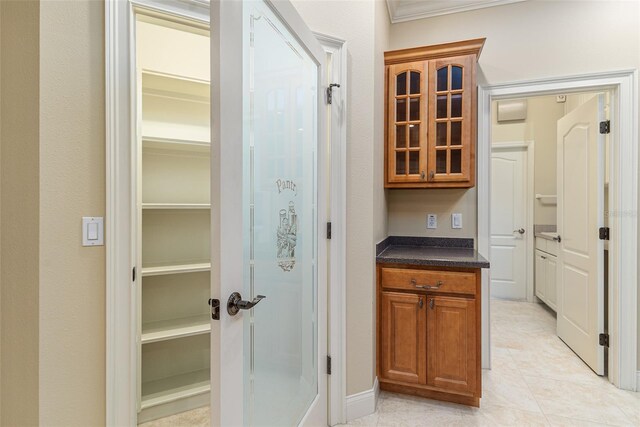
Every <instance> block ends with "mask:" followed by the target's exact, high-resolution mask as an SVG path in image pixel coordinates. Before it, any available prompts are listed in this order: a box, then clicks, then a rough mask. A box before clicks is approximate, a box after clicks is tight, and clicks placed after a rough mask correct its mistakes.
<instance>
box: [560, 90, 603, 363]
mask: <svg viewBox="0 0 640 427" xmlns="http://www.w3.org/2000/svg"><path fill="white" fill-rule="evenodd" d="M601 120H604V96H603V95H598V96H596V97H594V98H592V99H591V100H589V101H587V102H586V103H585V104H583V105H581V106H580V107H578V108H576V109H575V110H573V111H572V112H570V113H569V114H567V115H566V116H564V117H563V118H561V119H560V120H558V235H559V236H560V238H561V241H560V244H559V248H558V249H559V252H558V265H557V273H556V274H557V279H558V280H557V286H558V336H559V337H560V338H561V339H562V340H563V341H564V342H565V343H567V345H568V346H569V347H571V349H572V350H573V351H575V352H576V354H578V356H580V357H581V358H582V360H584V361H585V362H586V363H587V364H588V365H589V366H590V367H591V369H593V370H594V371H595V372H596V373H597V374H598V375H603V374H604V347H602V346H600V345H599V344H598V335H599V334H600V333H602V332H604V243H603V241H602V240H600V239H599V237H598V228H599V227H603V226H604V148H605V141H604V140H605V138H604V135H601V134H600V133H599V123H600V121H601Z"/></svg>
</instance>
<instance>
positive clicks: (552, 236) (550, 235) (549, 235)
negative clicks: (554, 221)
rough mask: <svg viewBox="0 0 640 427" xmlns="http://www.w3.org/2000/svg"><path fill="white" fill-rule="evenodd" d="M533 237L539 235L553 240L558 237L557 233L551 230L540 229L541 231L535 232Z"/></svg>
mask: <svg viewBox="0 0 640 427" xmlns="http://www.w3.org/2000/svg"><path fill="white" fill-rule="evenodd" d="M535 237H539V238H541V239H546V240H555V239H557V238H558V233H555V232H553V231H541V232H538V233H535Z"/></svg>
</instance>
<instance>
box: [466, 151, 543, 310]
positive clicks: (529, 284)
mask: <svg viewBox="0 0 640 427" xmlns="http://www.w3.org/2000/svg"><path fill="white" fill-rule="evenodd" d="M515 148H522V149H523V150H524V152H525V153H526V154H527V174H526V177H525V179H526V180H527V192H526V195H525V197H526V200H527V203H526V207H525V214H526V217H527V218H526V227H527V233H526V239H527V243H526V253H527V260H526V264H525V265H526V269H527V274H526V278H525V280H526V285H525V286H526V294H527V298H526V301H528V302H534V301H535V297H534V278H533V269H534V265H533V257H534V253H535V238H534V234H533V224H534V214H535V212H534V202H533V196H534V182H535V181H534V166H535V165H534V160H535V142H534V141H533V140H526V141H508V142H497V143H494V144H491V152H492V153H493V150H510V149H511V150H512V149H515ZM478 200H479V198H478ZM489 203H491V199H489ZM489 296H491V295H489Z"/></svg>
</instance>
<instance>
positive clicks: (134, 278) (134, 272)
mask: <svg viewBox="0 0 640 427" xmlns="http://www.w3.org/2000/svg"><path fill="white" fill-rule="evenodd" d="M131 281H133V282H135V281H136V268H135V267H133V270H131Z"/></svg>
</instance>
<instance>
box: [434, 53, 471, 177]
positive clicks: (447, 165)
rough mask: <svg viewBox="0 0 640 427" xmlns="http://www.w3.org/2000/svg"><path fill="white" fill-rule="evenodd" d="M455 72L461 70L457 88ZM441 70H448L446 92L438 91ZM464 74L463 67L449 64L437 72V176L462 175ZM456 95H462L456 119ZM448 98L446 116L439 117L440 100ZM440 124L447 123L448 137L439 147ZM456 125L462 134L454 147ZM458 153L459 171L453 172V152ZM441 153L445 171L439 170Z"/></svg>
mask: <svg viewBox="0 0 640 427" xmlns="http://www.w3.org/2000/svg"><path fill="white" fill-rule="evenodd" d="M454 69H455V70H460V71H459V75H460V77H459V82H456V84H455V88H454V87H453V85H454V76H453V72H454ZM441 70H446V77H445V78H446V83H445V85H446V89H445V90H438V89H439V86H440V78H441V75H440V71H441ZM463 79H464V73H463V67H462V66H460V65H455V64H449V65H445V66H444V67H440V68H439V69H437V70H436V87H435V97H436V103H435V104H436V111H435V117H436V135H435V140H436V144H435V150H436V170H435V173H436V175H451V174H459V173H462V125H463V123H462V121H463V116H464V113H463V109H464V107H463V104H464V103H463V96H464V95H463V93H464V89H463V87H464V82H463ZM456 95H460V115H456V116H455V117H454V116H453V114H452V109H453V101H452V100H453V97H454V96H456ZM443 96H444V97H446V101H445V102H446V108H445V110H446V115H445V116H439V110H440V108H439V105H438V104H439V99H440V97H443ZM440 123H446V131H445V132H446V137H445V145H438V140H439V126H438V124H440ZM454 123H459V124H460V125H459V128H460V132H459V136H460V138H459V139H458V141H457V142H458V144H455V145H453V144H452V134H453V132H452V127H453V124H454ZM454 151H456V152H458V153H459V161H458V168H456V169H457V170H455V171H453V170H452V163H453V157H452V156H453V152H454ZM439 152H444V153H445V159H444V171H443V170H442V169H439V168H438V153H439Z"/></svg>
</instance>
